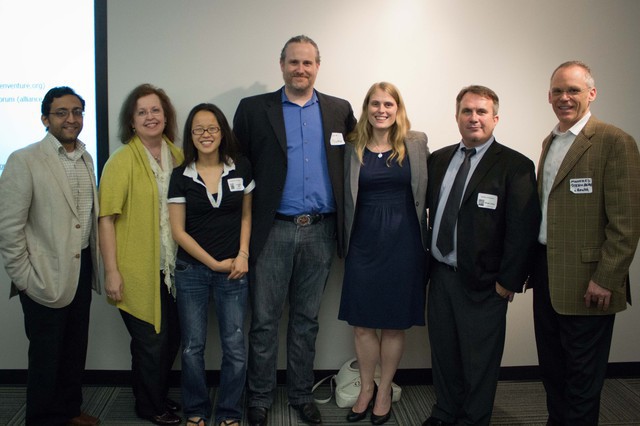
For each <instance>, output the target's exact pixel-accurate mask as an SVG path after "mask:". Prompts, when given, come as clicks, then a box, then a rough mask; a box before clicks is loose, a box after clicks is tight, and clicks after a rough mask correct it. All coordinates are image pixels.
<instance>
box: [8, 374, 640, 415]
mask: <svg viewBox="0 0 640 426" xmlns="http://www.w3.org/2000/svg"><path fill="white" fill-rule="evenodd" d="M216 391H217V389H216V388H211V399H212V400H213V401H215V398H216ZM328 394H329V388H328V387H326V388H325V387H321V388H320V389H318V390H317V391H316V398H325V397H326V396H328ZM169 396H170V397H171V398H173V399H175V400H176V401H179V400H180V389H178V388H172V389H171V391H170V394H169ZM434 402H435V393H434V389H433V386H405V387H403V388H402V399H401V401H399V402H397V403H394V404H393V410H392V416H391V419H390V420H389V422H387V423H386V424H387V425H390V426H420V425H421V424H422V422H423V421H424V420H425V419H426V418H427V417H428V415H429V412H430V410H431V406H432V404H433V403H434ZM319 407H320V411H321V413H322V418H323V421H324V423H323V424H324V425H325V426H334V425H335V426H341V425H347V424H350V425H353V423H347V421H346V420H345V416H346V415H347V412H348V410H349V409H348V408H338V407H337V406H336V405H335V402H334V401H333V400H331V401H330V402H329V403H327V404H324V405H320V406H319ZM24 410H25V388H24V387H16V386H4V387H2V386H0V425H7V426H8V425H22V424H24ZM83 410H84V411H85V412H87V413H89V414H92V415H94V416H97V417H99V418H100V419H101V424H102V425H104V426H108V425H114V426H115V425H118V426H129V425H132V426H133V425H150V424H151V423H149V422H146V421H143V420H140V419H138V418H136V416H135V414H134V411H133V394H132V392H131V388H129V387H93V386H91V387H86V388H85V389H84V405H83ZM545 422H546V408H545V393H544V389H543V388H542V385H541V384H540V383H539V382H500V383H499V384H498V391H497V394H496V400H495V407H494V411H493V417H492V419H491V424H492V425H540V426H543V425H545ZM304 424H305V423H303V422H302V421H300V420H299V419H298V414H297V412H296V411H295V410H293V409H292V408H291V407H289V406H288V404H287V398H286V391H285V389H284V387H278V389H277V395H276V401H275V403H274V405H273V407H272V408H271V410H270V411H269V425H270V426H297V425H301V426H302V425H304ZM358 424H362V425H366V424H370V423H369V421H368V420H363V421H362V422H359V423H358ZM242 425H246V422H243V423H242ZM600 425H640V379H608V380H607V381H606V383H605V386H604V389H603V392H602V401H601V409H600Z"/></svg>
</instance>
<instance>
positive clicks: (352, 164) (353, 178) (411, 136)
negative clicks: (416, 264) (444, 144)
mask: <svg viewBox="0 0 640 426" xmlns="http://www.w3.org/2000/svg"><path fill="white" fill-rule="evenodd" d="M404 146H405V147H406V148H407V151H406V152H407V156H408V157H409V164H410V167H411V192H413V200H414V204H415V207H416V216H417V217H418V223H420V231H421V235H422V245H423V246H424V248H425V250H426V249H427V244H426V236H425V232H426V229H427V210H426V209H427V206H426V200H425V198H426V194H427V158H428V157H429V148H428V147H427V135H426V134H425V133H423V132H414V131H409V133H408V134H407V137H406V139H405V141H404ZM344 163H345V172H344V179H345V189H344V222H345V224H344V230H345V235H344V242H345V246H344V255H345V256H346V255H347V251H348V249H349V240H350V237H351V231H352V229H353V220H354V218H355V213H356V204H357V202H358V181H359V180H360V166H361V164H360V160H359V159H358V155H357V154H356V151H355V149H354V146H353V144H351V143H347V144H346V147H345V155H344Z"/></svg>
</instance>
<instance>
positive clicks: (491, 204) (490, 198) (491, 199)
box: [478, 192, 498, 210]
mask: <svg viewBox="0 0 640 426" xmlns="http://www.w3.org/2000/svg"><path fill="white" fill-rule="evenodd" d="M478 207H480V208H481V209H491V210H495V209H496V207H498V196H497V195H493V194H483V193H482V192H480V193H478Z"/></svg>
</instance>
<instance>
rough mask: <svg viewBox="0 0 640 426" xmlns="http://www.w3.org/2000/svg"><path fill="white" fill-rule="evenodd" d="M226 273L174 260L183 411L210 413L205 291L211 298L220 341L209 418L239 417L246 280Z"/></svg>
mask: <svg viewBox="0 0 640 426" xmlns="http://www.w3.org/2000/svg"><path fill="white" fill-rule="evenodd" d="M227 275H228V274H226V273H219V272H214V271H212V270H211V269H209V268H207V267H206V266H204V265H192V264H189V263H186V262H183V261H180V260H178V261H177V262H176V299H177V301H178V315H179V318H180V326H181V331H182V403H183V412H184V414H185V416H187V417H203V418H205V419H209V418H210V417H211V400H210V398H209V392H208V389H207V383H206V382H207V381H206V375H205V365H204V350H205V345H206V340H207V322H208V312H209V300H210V296H213V301H214V303H215V308H216V313H217V317H218V327H219V331H220V340H221V346H222V366H221V368H220V390H219V392H218V400H217V404H216V412H215V424H219V423H220V422H221V421H223V420H227V419H229V420H231V419H234V420H240V419H242V391H243V390H244V385H245V377H246V351H245V342H244V331H243V326H244V319H245V313H246V310H247V300H248V294H249V282H248V279H247V277H246V276H245V277H243V278H241V279H238V280H230V279H228V278H227Z"/></svg>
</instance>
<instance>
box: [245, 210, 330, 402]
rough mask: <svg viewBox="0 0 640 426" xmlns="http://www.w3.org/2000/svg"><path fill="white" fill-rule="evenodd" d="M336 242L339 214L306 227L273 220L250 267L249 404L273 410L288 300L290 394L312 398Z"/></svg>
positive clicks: (304, 399) (291, 397) (292, 398)
mask: <svg viewBox="0 0 640 426" xmlns="http://www.w3.org/2000/svg"><path fill="white" fill-rule="evenodd" d="M334 245H335V217H330V218H327V219H325V220H323V221H321V222H319V223H317V224H314V225H310V226H306V227H302V226H298V225H296V224H295V223H293V222H285V221H281V220H275V221H274V224H273V226H272V227H271V231H270V233H269V237H268V238H267V242H266V244H265V246H264V248H263V249H262V251H261V252H260V253H259V254H258V257H257V260H256V264H255V267H254V268H252V269H251V270H250V271H251V280H252V282H251V291H250V293H251V308H252V317H251V330H250V332H249V368H248V376H247V390H248V397H249V402H248V405H249V407H266V408H270V407H271V404H272V403H273V391H274V390H275V387H276V368H277V356H278V324H279V322H280V318H281V317H282V313H283V310H284V306H285V303H286V302H287V299H288V301H289V323H288V328H287V394H288V399H289V403H290V404H292V405H297V404H303V403H307V402H313V394H312V393H311V388H312V387H313V382H314V375H313V361H314V358H315V353H316V348H315V346H316V336H317V335H318V312H319V310H320V301H321V300H322V293H323V292H324V287H325V285H326V282H327V277H328V275H329V269H330V267H331V260H332V257H333V251H334Z"/></svg>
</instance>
